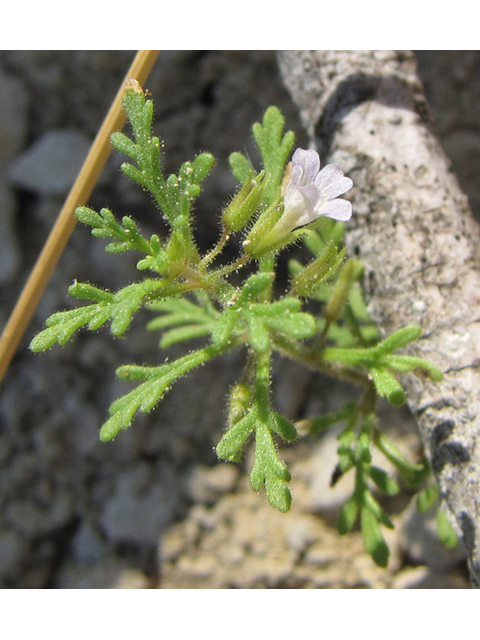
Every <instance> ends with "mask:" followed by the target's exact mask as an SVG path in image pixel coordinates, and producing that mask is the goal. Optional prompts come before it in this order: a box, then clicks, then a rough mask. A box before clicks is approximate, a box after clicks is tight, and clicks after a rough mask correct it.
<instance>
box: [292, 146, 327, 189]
mask: <svg viewBox="0 0 480 640" xmlns="http://www.w3.org/2000/svg"><path fill="white" fill-rule="evenodd" d="M292 164H293V168H292V172H293V169H294V168H295V167H296V166H298V167H302V169H303V179H302V182H303V184H308V183H309V182H313V181H314V180H315V176H316V175H317V173H318V171H319V169H320V156H319V155H318V153H317V152H316V151H315V150H314V149H307V150H305V149H297V150H296V151H295V153H294V154H293V156H292Z"/></svg>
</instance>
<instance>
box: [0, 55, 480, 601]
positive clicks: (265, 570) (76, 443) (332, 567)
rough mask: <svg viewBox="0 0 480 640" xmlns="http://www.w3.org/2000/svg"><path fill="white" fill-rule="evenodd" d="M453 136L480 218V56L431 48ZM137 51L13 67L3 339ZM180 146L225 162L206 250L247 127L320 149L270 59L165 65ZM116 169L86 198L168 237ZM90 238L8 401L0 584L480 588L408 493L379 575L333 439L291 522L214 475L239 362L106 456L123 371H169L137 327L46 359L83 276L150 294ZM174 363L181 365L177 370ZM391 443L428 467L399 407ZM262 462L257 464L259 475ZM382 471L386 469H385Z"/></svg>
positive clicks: (45, 308) (2, 167) (6, 385)
mask: <svg viewBox="0 0 480 640" xmlns="http://www.w3.org/2000/svg"><path fill="white" fill-rule="evenodd" d="M416 55H417V59H418V64H419V72H420V75H421V77H422V80H423V83H424V86H425V92H426V96H427V99H428V101H429V103H430V106H431V109H432V114H433V118H434V121H435V124H436V127H437V130H438V134H439V137H440V139H441V141H442V143H443V145H444V148H445V150H446V152H447V153H448V155H449V156H450V158H451V160H452V163H453V166H454V168H455V170H456V172H457V174H458V177H459V180H460V184H461V185H462V187H463V189H464V190H465V192H466V193H467V195H468V196H469V199H470V203H471V206H472V210H473V212H474V215H475V216H476V217H477V219H479V218H480V178H479V176H480V53H479V52H476V51H419V52H416ZM133 56H134V52H128V51H65V52H60V51H2V52H0V287H1V289H0V290H1V305H0V324H1V325H2V326H3V325H4V324H5V322H6V320H7V318H8V316H9V313H10V312H11V309H12V308H13V305H14V304H15V301H16V299H17V297H18V295H19V293H20V291H21V288H22V286H23V284H24V282H25V280H26V278H27V276H28V274H29V272H30V270H31V268H32V266H33V264H34V262H35V260H36V258H37V256H38V253H39V251H40V250H41V247H42V245H43V243H44V242H45V239H46V237H47V235H48V233H49V231H50V229H51V227H52V225H53V222H54V220H55V218H56V216H57V215H58V212H59V210H60V208H61V205H62V202H63V200H64V198H65V196H66V194H67V193H68V190H69V188H70V186H71V184H72V182H73V180H74V178H75V176H76V173H77V171H78V169H79V167H80V165H81V163H82V161H83V159H84V157H85V154H86V152H87V150H88V148H89V145H90V143H91V142H92V140H93V138H94V136H95V134H96V131H97V129H98V127H99V126H100V124H101V122H102V120H103V117H104V115H105V114H106V112H107V110H108V107H109V105H110V102H111V100H112V99H113V97H114V95H115V93H116V91H117V88H118V86H119V84H120V82H121V80H122V78H123V76H124V74H125V73H126V70H127V69H128V66H129V64H130V62H131V60H132V59H133ZM147 87H148V88H149V89H150V91H151V93H152V95H153V97H154V100H155V104H156V124H155V127H156V129H157V132H158V133H159V134H160V135H161V137H162V138H163V139H164V140H165V147H166V153H167V155H166V165H165V169H166V171H167V172H169V171H176V169H177V168H178V165H179V164H180V163H181V162H184V161H185V160H190V159H193V157H194V156H195V155H196V154H197V153H198V152H199V151H210V152H212V153H213V154H214V155H215V157H216V158H217V165H216V167H215V170H214V172H213V173H212V175H211V177H210V178H209V180H208V181H207V188H206V192H205V194H204V196H203V197H202V198H201V199H200V200H199V202H198V207H197V220H198V223H197V230H198V241H199V245H200V246H201V247H203V248H205V247H208V246H210V245H211V244H212V243H213V242H214V241H215V239H216V237H217V234H218V227H217V217H216V215H217V212H218V210H219V208H221V207H222V206H223V205H224V204H225V202H226V201H227V198H228V194H229V193H230V192H231V191H232V190H233V189H234V187H235V181H234V179H233V178H232V176H231V174H230V172H229V169H228V163H227V157H228V155H229V153H230V152H231V151H234V150H240V151H243V152H247V153H249V154H250V155H251V156H252V157H253V158H254V150H253V148H252V141H251V136H250V128H251V125H252V123H253V122H254V121H256V120H258V119H259V118H261V117H262V115H263V112H264V111H265V109H266V108H267V107H268V106H269V105H270V104H275V105H277V106H279V107H280V109H281V110H282V111H283V113H284V114H285V116H286V119H287V126H288V128H290V129H294V130H295V131H296V132H297V142H298V144H299V145H301V144H302V142H303V143H305V140H306V136H305V133H304V132H302V130H301V126H300V124H299V120H298V117H297V114H296V110H295V107H294V106H293V104H292V102H291V100H290V98H289V95H288V93H287V92H286V90H285V89H284V88H283V86H282V84H281V80H280V77H279V73H278V69H277V64H276V59H275V53H274V52H271V51H173V52H162V53H161V54H160V57H159V59H158V61H157V63H156V65H155V68H154V70H153V72H152V74H151V77H150V79H149V81H148V83H147ZM121 161H122V159H121V157H120V156H119V154H116V153H115V154H113V155H112V157H111V159H110V161H109V163H108V165H107V167H106V169H105V171H104V172H103V174H102V177H101V180H100V182H99V184H98V186H97V188H96V190H95V192H94V193H93V195H92V197H91V199H90V202H89V203H88V204H89V205H91V206H92V207H93V208H96V209H98V208H100V207H102V206H108V207H110V208H111V209H112V210H113V211H114V212H115V213H116V214H117V215H118V216H122V215H134V216H135V217H136V218H137V220H138V221H139V222H140V225H141V227H142V229H144V230H145V232H146V233H153V232H156V231H158V230H159V229H161V225H162V222H161V219H160V217H159V215H158V213H157V212H156V210H155V209H154V207H153V205H152V203H151V202H150V200H149V198H148V197H147V196H146V194H144V193H143V192H142V191H141V190H140V189H138V188H137V187H136V186H134V185H132V184H131V183H129V182H128V180H127V179H126V178H125V177H124V176H123V174H122V173H121V172H120V171H119V166H120V163H121ZM103 244H104V243H103V241H102V240H98V239H96V240H92V239H91V236H90V233H89V230H88V229H86V228H81V227H80V226H79V227H78V228H77V229H76V230H75V232H74V234H73V236H72V238H71V240H70V242H69V244H68V246H67V249H66V251H65V253H64V255H63V257H62V259H61V261H60V263H59V265H58V267H57V269H56V271H55V273H54V276H53V277H52V279H51V281H50V283H49V285H48V287H47V290H46V292H45V294H44V296H43V298H42V300H41V303H40V305H39V307H38V309H37V312H36V314H35V317H34V320H33V321H32V323H31V325H30V327H29V329H28V332H27V335H26V336H25V338H24V340H23V342H22V345H21V348H20V349H19V351H18V353H17V355H16V357H15V359H14V360H13V362H12V365H11V367H10V370H9V372H8V373H7V375H6V377H5V379H4V381H3V383H2V385H1V387H0V585H1V586H2V587H3V588H60V589H63V588H119V587H120V588H121V587H123V588H148V587H150V588H231V587H233V588H325V587H333V588H358V587H371V588H388V587H393V588H468V587H469V584H468V576H467V572H466V567H465V558H464V553H463V550H462V548H461V547H460V548H459V549H457V550H455V551H450V552H447V551H446V550H445V549H443V547H442V546H441V545H440V544H439V543H438V542H437V541H436V538H435V532H434V523H433V522H432V519H431V518H428V517H422V518H420V517H419V516H418V515H417V514H416V513H415V510H414V505H413V504H412V503H411V496H410V495H409V494H407V493H405V494H402V495H401V496H400V497H399V498H398V499H396V500H395V501H391V502H390V503H389V509H390V511H391V513H392V518H393V519H394V521H395V523H396V530H395V531H394V532H387V533H388V535H389V537H388V541H389V544H390V546H391V551H392V558H391V562H390V565H389V568H388V569H387V570H380V569H378V568H376V567H375V566H374V565H373V563H372V561H371V560H370V558H369V557H368V556H366V555H365V554H364V552H363V551H362V543H361V537H360V534H358V533H354V534H352V535H351V536H347V537H344V538H340V537H339V536H338V534H337V533H336V530H335V527H334V523H335V517H336V513H337V511H338V508H339V505H341V504H342V500H344V499H345V496H346V495H348V491H349V489H350V486H349V479H348V477H347V478H345V479H344V481H343V484H342V483H339V486H338V487H336V488H335V490H330V489H328V482H329V478H330V474H331V471H332V467H333V465H334V460H335V448H336V444H335V435H336V434H334V433H333V434H329V435H328V436H325V437H323V439H318V440H312V439H308V438H304V439H301V440H300V442H299V443H298V444H297V445H294V446H289V447H286V448H285V449H282V455H283V457H284V458H285V460H287V461H288V462H289V464H290V465H291V469H292V472H293V476H294V478H293V481H292V483H291V485H292V493H293V496H294V504H293V508H292V511H291V512H290V513H289V514H287V515H281V514H279V513H277V512H276V511H274V510H273V509H272V508H271V507H270V506H269V505H268V504H267V503H266V500H265V498H264V497H263V496H257V495H256V494H254V493H253V492H252V491H251V490H250V488H249V486H248V479H247V478H246V475H245V474H244V473H242V468H241V467H242V465H240V466H236V465H230V464H225V463H221V464H218V463H217V461H216V457H215V455H214V452H213V447H214V445H215V444H216V442H217V441H218V438H219V436H220V434H221V433H222V430H223V426H224V396H225V393H226V391H227V390H228V388H229V386H230V385H231V384H232V383H233V382H234V381H235V377H236V374H238V372H239V370H240V367H241V365H242V362H243V358H242V354H240V353H239V354H234V355H232V356H231V357H229V358H225V359H223V360H219V361H218V362H215V364H213V366H210V367H209V366H207V367H205V368H204V369H202V371H201V372H200V375H198V374H192V375H191V376H189V377H188V378H187V379H184V380H181V381H180V382H178V383H177V384H176V386H175V387H174V389H173V390H172V391H171V392H170V393H169V394H168V395H167V396H166V397H165V399H164V400H163V401H162V403H161V404H160V405H159V406H158V408H157V409H156V410H155V411H154V412H153V413H152V414H151V415H149V416H142V417H140V418H138V419H137V420H136V421H135V423H134V425H133V426H132V428H131V429H130V430H128V431H127V432H125V433H123V434H121V435H120V436H119V437H118V438H117V439H116V440H115V442H113V443H109V444H102V443H100V442H99V441H98V429H99V427H100V426H101V424H102V422H103V421H104V419H105V416H106V415H107V410H108V406H109V404H110V403H111V402H112V400H113V399H115V398H116V397H117V396H118V395H120V394H121V393H123V392H124V390H125V386H124V385H125V383H122V382H118V381H116V380H115V378H114V371H115V368H116V367H117V366H118V365H120V364H124V363H131V362H137V363H145V364H156V363H157V362H158V350H157V341H158V336H156V335H154V334H145V332H144V331H143V330H142V326H143V323H142V321H143V320H145V319H146V318H147V317H148V316H146V315H143V316H142V315H139V317H138V319H137V322H136V323H134V326H133V328H132V329H131V330H130V331H129V333H128V334H127V339H124V340H113V339H112V338H111V337H110V335H109V334H108V333H107V332H106V331H101V332H99V333H96V334H91V333H88V332H84V333H82V332H80V333H79V334H78V335H77V336H76V337H75V338H74V339H73V340H72V341H70V342H69V343H68V344H67V345H65V346H64V347H56V348H53V349H52V350H50V351H49V352H47V353H45V354H41V355H36V356H34V355H33V354H31V353H30V352H29V351H28V349H27V346H28V342H29V341H30V339H31V337H32V336H33V335H34V333H35V332H36V331H37V330H39V329H40V328H42V326H43V322H44V320H45V318H46V317H47V316H48V315H49V314H51V313H53V312H54V311H56V310H59V309H62V308H68V306H69V305H70V304H72V305H73V304H74V302H73V301H70V300H68V299H67V297H66V290H67V287H68V286H69V285H70V284H71V282H72V280H73V279H75V278H77V279H78V280H80V281H90V282H92V283H94V284H97V285H100V286H104V287H108V288H111V289H117V288H120V287H122V286H125V285H126V284H127V283H128V282H130V281H133V280H135V279H136V277H137V276H136V270H135V268H134V264H135V256H127V254H124V255H108V254H105V252H104V251H103ZM174 354H175V350H174V349H173V348H172V350H171V352H169V353H168V354H167V355H169V356H173V355H174ZM275 367H276V370H275V376H274V402H275V405H276V406H277V408H278V409H279V410H280V411H282V412H284V413H286V414H287V415H289V416H290V417H291V418H293V419H298V418H302V417H304V416H306V415H310V414H312V413H318V412H320V411H326V410H327V411H328V410H331V409H332V408H334V407H337V406H339V405H340V404H341V403H342V401H343V399H344V397H345V394H346V393H349V392H350V389H348V388H346V387H343V386H338V385H336V384H335V385H333V384H332V383H331V382H330V381H329V380H326V379H324V378H322V377H321V376H319V375H316V374H315V375H314V374H311V373H310V372H308V371H304V370H303V369H300V368H297V367H296V366H294V365H290V364H288V363H286V362H285V361H278V362H276V364H275ZM385 419H386V420H387V421H388V425H389V428H390V429H391V433H392V434H393V436H394V437H395V438H396V439H397V441H398V443H399V446H401V447H402V448H403V449H404V450H406V451H407V452H410V454H411V455H418V453H419V444H418V439H417V436H416V432H415V426H414V425H413V424H412V421H411V419H410V417H409V416H408V414H407V413H406V412H401V411H398V412H395V414H393V415H392V414H391V413H390V412H387V411H385ZM249 463H250V460H249V456H248V455H247V456H246V460H245V461H244V465H245V466H246V467H248V466H249ZM381 464H382V465H383V464H384V461H383V460H382V461H381Z"/></svg>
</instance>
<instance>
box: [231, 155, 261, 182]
mask: <svg viewBox="0 0 480 640" xmlns="http://www.w3.org/2000/svg"><path fill="white" fill-rule="evenodd" d="M228 162H229V163H230V167H231V169H232V173H233V175H234V176H235V178H236V179H237V180H238V181H239V182H241V183H242V184H243V183H244V182H245V181H246V180H247V179H248V177H249V176H250V175H251V174H255V170H254V168H253V167H252V163H251V162H250V160H249V159H248V158H246V157H245V156H244V155H243V153H239V152H237V151H235V152H234V153H231V154H230V156H229V158H228Z"/></svg>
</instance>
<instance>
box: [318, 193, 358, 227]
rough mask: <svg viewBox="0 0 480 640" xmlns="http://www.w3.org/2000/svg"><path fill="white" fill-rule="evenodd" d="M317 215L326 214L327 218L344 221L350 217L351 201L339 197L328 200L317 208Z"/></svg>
mask: <svg viewBox="0 0 480 640" xmlns="http://www.w3.org/2000/svg"><path fill="white" fill-rule="evenodd" d="M317 216H327V218H333V219H334V220H338V221H339V222H345V221H346V220H350V218H351V217H352V203H351V202H348V200H342V199H341V198H336V199H335V200H328V201H327V202H325V203H324V204H323V205H322V206H321V207H320V208H319V211H318V213H317Z"/></svg>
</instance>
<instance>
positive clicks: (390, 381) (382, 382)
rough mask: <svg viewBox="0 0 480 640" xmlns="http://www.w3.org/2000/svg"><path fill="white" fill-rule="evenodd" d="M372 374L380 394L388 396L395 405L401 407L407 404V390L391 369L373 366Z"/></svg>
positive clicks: (384, 396) (383, 396)
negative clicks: (405, 390)
mask: <svg viewBox="0 0 480 640" xmlns="http://www.w3.org/2000/svg"><path fill="white" fill-rule="evenodd" d="M370 375H371V376H372V379H373V382H374V384H375V388H376V390H377V393H378V395H379V396H381V397H382V398H387V400H388V401H389V402H390V403H391V404H393V405H394V406H395V407H401V406H402V405H404V404H405V392H404V390H403V389H402V386H401V385H400V383H399V382H398V380H397V379H396V378H395V377H394V376H393V375H392V374H391V373H390V372H389V371H387V370H386V369H381V368H378V367H372V368H371V369H370Z"/></svg>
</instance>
